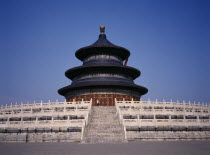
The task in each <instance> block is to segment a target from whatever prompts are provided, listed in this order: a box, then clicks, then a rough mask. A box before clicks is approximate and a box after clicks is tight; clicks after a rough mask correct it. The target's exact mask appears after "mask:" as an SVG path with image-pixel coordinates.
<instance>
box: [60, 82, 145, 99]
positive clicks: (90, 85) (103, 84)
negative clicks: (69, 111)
mask: <svg viewBox="0 0 210 155" xmlns="http://www.w3.org/2000/svg"><path fill="white" fill-rule="evenodd" d="M94 88H116V89H125V90H132V91H136V92H138V93H139V94H140V95H144V94H146V93H147V92H148V89H147V88H145V87H143V86H139V85H136V84H127V83H126V84H125V83H121V84H120V83H117V82H114V81H113V82H110V81H109V82H107V81H98V82H93V83H88V84H86V85H69V86H66V87H63V88H61V89H59V90H58V93H59V94H60V95H63V96H65V97H66V96H67V94H69V93H71V92H73V91H76V90H81V89H94Z"/></svg>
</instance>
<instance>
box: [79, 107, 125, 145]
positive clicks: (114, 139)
mask: <svg viewBox="0 0 210 155" xmlns="http://www.w3.org/2000/svg"><path fill="white" fill-rule="evenodd" d="M83 142H85V143H120V142H125V140H124V131H123V127H122V126H121V125H120V123H119V120H118V117H117V116H116V108H115V107H93V108H92V111H91V114H90V117H89V124H88V126H87V127H86V128H85V133H84V140H83Z"/></svg>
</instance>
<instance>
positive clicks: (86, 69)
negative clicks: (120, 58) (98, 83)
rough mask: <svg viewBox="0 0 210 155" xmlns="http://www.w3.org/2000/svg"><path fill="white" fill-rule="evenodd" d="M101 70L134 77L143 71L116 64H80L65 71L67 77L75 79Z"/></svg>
mask: <svg viewBox="0 0 210 155" xmlns="http://www.w3.org/2000/svg"><path fill="white" fill-rule="evenodd" d="M99 72H108V73H121V74H125V75H128V76H130V77H132V78H133V80H134V79H136V78H137V77H139V76H140V74H141V72H140V71H139V70H138V69H135V68H133V67H129V66H123V65H122V66H114V65H97V66H79V67H74V68H71V69H69V70H67V71H66V72H65V75H66V77H67V78H69V79H71V80H73V79H74V78H75V77H76V76H78V75H81V74H89V73H90V74H92V73H99Z"/></svg>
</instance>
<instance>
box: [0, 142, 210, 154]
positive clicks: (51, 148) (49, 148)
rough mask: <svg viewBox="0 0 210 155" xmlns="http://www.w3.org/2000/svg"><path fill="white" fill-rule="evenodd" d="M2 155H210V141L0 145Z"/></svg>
mask: <svg viewBox="0 0 210 155" xmlns="http://www.w3.org/2000/svg"><path fill="white" fill-rule="evenodd" d="M0 155H210V141H156V142H152V141H144V142H138V143H137V142H135V143H132V142H131V143H124V144H76V143H0Z"/></svg>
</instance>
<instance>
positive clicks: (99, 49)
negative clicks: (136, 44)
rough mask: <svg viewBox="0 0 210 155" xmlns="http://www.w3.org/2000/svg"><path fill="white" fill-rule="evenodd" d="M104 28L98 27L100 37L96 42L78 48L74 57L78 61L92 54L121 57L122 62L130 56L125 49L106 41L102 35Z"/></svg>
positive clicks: (104, 35)
mask: <svg viewBox="0 0 210 155" xmlns="http://www.w3.org/2000/svg"><path fill="white" fill-rule="evenodd" d="M104 30H105V27H104V26H100V32H101V33H100V35H99V38H98V40H97V41H96V42H95V43H93V44H92V45H90V46H86V47H83V48H80V49H79V50H77V51H76V53H75V55H76V57H77V58H78V59H80V60H82V61H83V59H84V58H86V57H87V56H89V55H93V54H110V55H116V56H119V57H121V58H122V59H123V60H125V59H126V58H128V57H129V56H130V51H129V50H127V49H126V48H123V47H120V46H116V45H114V44H112V43H111V42H110V41H109V40H107V39H106V34H105V33H104Z"/></svg>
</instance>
